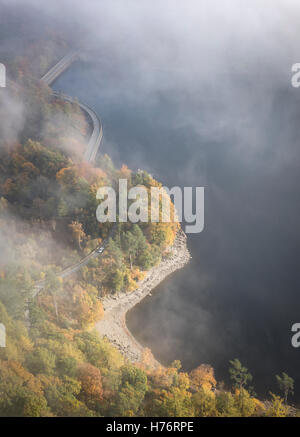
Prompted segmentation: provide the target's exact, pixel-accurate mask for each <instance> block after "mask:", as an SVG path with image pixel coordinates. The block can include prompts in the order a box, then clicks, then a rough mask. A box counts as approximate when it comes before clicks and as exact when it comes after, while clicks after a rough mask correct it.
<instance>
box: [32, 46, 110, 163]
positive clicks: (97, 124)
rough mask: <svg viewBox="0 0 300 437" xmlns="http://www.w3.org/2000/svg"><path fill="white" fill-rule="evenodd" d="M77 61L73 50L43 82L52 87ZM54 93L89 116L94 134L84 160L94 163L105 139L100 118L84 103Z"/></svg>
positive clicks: (77, 55)
mask: <svg viewBox="0 0 300 437" xmlns="http://www.w3.org/2000/svg"><path fill="white" fill-rule="evenodd" d="M77 59H79V54H78V52H76V51H75V50H72V51H71V52H69V53H68V54H66V55H65V56H64V57H63V58H62V59H61V60H60V61H59V62H58V63H57V64H55V65H54V66H53V67H52V68H51V69H50V70H49V71H48V72H47V73H46V74H44V76H43V77H42V78H41V80H42V81H43V82H45V83H46V84H47V85H48V86H50V85H51V84H52V83H53V82H54V81H55V80H56V79H57V78H58V77H59V76H60V75H61V74H62V73H63V72H64V71H65V70H66V69H67V68H69V67H70V65H71V64H72V63H73V62H74V61H76V60H77ZM52 93H53V95H54V96H56V97H58V98H60V99H63V100H66V101H67V102H70V103H77V104H78V105H79V106H80V108H81V109H82V111H83V112H84V113H85V114H86V115H87V118H88V120H89V121H90V124H91V126H92V134H91V136H90V139H89V142H88V145H87V148H86V151H85V153H84V159H85V160H86V161H88V162H93V161H94V160H95V158H96V155H97V153H98V150H99V147H100V144H101V141H102V137H103V129H102V124H101V121H100V119H99V117H98V116H97V114H96V113H95V112H94V111H93V110H92V109H91V108H89V107H88V106H87V105H85V104H83V103H80V102H78V101H77V100H76V99H74V98H73V97H70V96H66V95H65V94H63V93H58V92H56V91H52Z"/></svg>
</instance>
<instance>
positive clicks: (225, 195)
mask: <svg viewBox="0 0 300 437" xmlns="http://www.w3.org/2000/svg"><path fill="white" fill-rule="evenodd" d="M1 4H3V5H4V6H5V7H6V8H8V7H9V6H10V5H11V6H12V7H13V9H14V10H15V11H17V8H16V5H17V4H19V5H20V7H21V8H22V10H26V14H25V18H26V19H23V18H22V17H21V18H20V17H19V16H17V14H16V13H15V16H14V17H13V18H14V20H16V21H18V20H21V21H22V22H23V24H24V29H26V23H27V22H33V23H36V24H35V25H36V27H37V29H38V28H39V27H41V23H42V24H43V26H44V27H45V29H47V31H49V32H50V31H52V32H55V31H56V30H57V31H59V32H61V31H62V32H65V34H66V39H67V40H68V41H70V42H71V43H72V44H73V45H74V46H75V47H77V48H78V49H79V50H80V52H81V53H82V57H83V60H84V62H81V63H79V64H78V65H75V66H74V67H72V69H71V70H69V71H68V72H66V73H65V74H64V76H62V77H61V78H60V79H59V80H58V81H57V82H56V83H55V85H54V87H55V88H56V89H58V90H62V91H64V92H66V93H67V94H70V95H72V96H78V97H79V98H80V100H81V101H83V102H85V103H87V104H89V105H91V106H92V107H93V108H94V109H95V110H96V111H97V113H98V114H99V116H100V117H101V119H102V122H103V128H104V142H103V149H102V151H103V152H107V153H108V154H110V155H111V156H112V157H113V159H114V161H116V163H117V164H122V163H123V162H124V163H126V164H128V165H129V167H130V168H133V169H138V168H144V169H146V170H148V171H149V172H150V173H151V174H153V175H154V176H155V177H156V178H157V179H159V180H160V181H162V182H163V183H165V184H166V185H167V186H170V187H171V186H174V185H180V186H204V187H205V229H204V231H203V232H202V233H201V234H199V235H196V236H189V239H188V244H189V247H190V250H191V254H192V256H193V260H192V262H191V263H190V265H189V266H187V267H186V268H185V269H183V270H182V271H180V272H178V273H176V274H174V276H172V277H171V278H169V279H168V280H167V281H165V282H164V283H163V284H161V285H160V286H159V287H158V290H157V291H156V292H155V293H154V296H153V298H151V299H149V298H147V299H146V300H145V301H144V302H143V303H142V304H141V305H140V306H139V307H137V308H135V309H134V310H133V312H132V313H131V314H130V315H129V317H128V323H129V327H130V329H131V330H132V331H133V332H134V334H135V335H136V336H137V338H138V339H139V340H140V341H141V342H142V343H143V344H145V345H147V346H150V347H151V348H152V350H153V352H154V354H155V356H156V357H157V358H158V359H161V360H162V362H164V363H165V364H168V363H170V362H171V361H172V360H173V359H180V360H182V363H183V366H184V369H187V370H190V369H191V368H193V367H195V366H197V365H198V364H200V363H203V362H207V363H209V364H211V365H212V366H214V367H215V369H216V376H217V379H225V380H226V378H227V367H228V360H229V359H232V358H235V357H238V358H240V359H241V360H242V362H243V363H244V364H245V365H246V366H247V367H249V369H250V371H251V372H252V373H253V375H254V385H255V386H256V387H257V391H259V392H260V393H263V394H265V393H267V391H268V389H270V388H272V389H274V390H275V388H274V374H275V373H277V374H278V373H280V372H282V371H287V372H288V373H289V374H290V375H291V376H292V377H293V378H295V380H296V388H297V385H298V386H299V382H300V379H299V371H298V355H299V352H298V351H297V350H295V349H293V348H292V347H291V345H290V338H291V333H290V329H291V326H292V324H293V323H295V322H297V321H298V322H299V320H297V316H298V314H297V313H298V308H299V304H300V298H299V293H298V290H299V285H300V284H299V278H298V271H297V270H298V266H297V260H298V259H299V231H298V217H299V212H300V211H299V205H300V203H299V201H300V198H299V197H300V196H299V188H298V175H299V164H300V159H299V158H300V153H299V133H300V132H299V129H300V124H299V117H300V91H299V90H297V89H294V88H292V86H291V75H292V73H291V67H292V65H293V64H294V63H295V62H299V59H300V49H299V38H298V35H299V25H300V14H299V12H300V5H299V3H298V2H297V1H286V0H285V1H274V0H273V1H264V2H262V1H252V2H251V3H250V2H248V4H246V3H245V2H242V1H241V0H239V1H238V0H227V1H222V2H220V1H208V0H206V1H204V0H203V1H193V0H191V1H189V2H188V4H187V2H180V3H179V2H176V4H175V2H174V1H171V0H157V1H155V2H149V1H145V0H143V1H141V0H139V1H133V0H130V1H129V0H122V1H121V0H120V1H116V0H115V1H114V2H110V1H108V0H107V1H86V2H84V3H82V2H80V1H64V2H56V1H52V2H51V4H50V5H49V4H48V3H46V2H43V3H41V2H38V1H16V0H13V1H9V2H6V1H3V0H2V1H0V5H1ZM62 10H63V11H64V12H65V13H64V14H62V12H61V11H62ZM33 27H34V26H33ZM24 32H25V31H24ZM31 32H32V33H33V34H34V31H33V30H32V31H31ZM36 32H38V30H36ZM25 33H26V32H25ZM15 46H16V42H15V41H14V47H15ZM0 62H1V59H0Z"/></svg>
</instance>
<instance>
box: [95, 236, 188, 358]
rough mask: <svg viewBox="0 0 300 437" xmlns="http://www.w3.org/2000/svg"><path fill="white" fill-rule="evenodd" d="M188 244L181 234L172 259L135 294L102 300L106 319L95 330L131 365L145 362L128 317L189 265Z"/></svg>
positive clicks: (173, 248)
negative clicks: (149, 295) (158, 288)
mask: <svg viewBox="0 0 300 437" xmlns="http://www.w3.org/2000/svg"><path fill="white" fill-rule="evenodd" d="M186 240H187V238H186V235H185V234H184V232H183V231H182V230H180V231H178V233H177V235H176V238H175V241H174V244H173V246H172V247H171V252H172V255H171V256H169V257H165V258H163V259H162V261H161V262H160V264H159V265H158V266H156V267H153V268H152V269H151V270H149V272H148V273H147V276H146V277H145V278H144V279H143V280H142V281H141V282H140V284H139V286H138V288H137V289H136V290H135V291H133V292H131V293H119V294H118V296H117V297H112V296H109V297H105V298H103V299H102V304H103V308H104V316H103V318H102V319H101V320H100V321H99V322H98V323H96V325H95V328H96V330H97V331H98V332H99V334H100V335H101V336H102V337H106V338H107V339H108V340H109V341H110V342H111V343H112V344H113V345H114V346H115V347H116V348H117V349H119V350H120V352H121V353H122V354H123V355H124V356H125V357H126V358H127V359H128V360H129V361H131V362H138V361H140V360H141V359H142V355H143V351H144V347H143V346H142V345H141V344H140V343H139V342H138V341H137V340H136V339H135V338H134V336H133V335H132V334H131V333H130V331H129V330H128V328H127V326H126V313H127V312H128V311H129V310H130V309H131V308H133V307H134V306H135V305H136V304H138V303H139V302H140V301H141V300H142V299H144V298H145V297H146V296H147V295H148V294H150V293H151V291H152V290H153V289H154V288H155V287H157V286H158V285H159V284H160V282H162V281H163V280H164V279H165V278H166V277H167V276H169V275H170V274H171V273H173V272H175V271H176V270H178V269H180V268H182V267H183V266H184V265H185V264H187V263H188V262H189V260H190V258H191V256H190V253H189V251H188V248H187V241H186ZM157 364H159V363H157Z"/></svg>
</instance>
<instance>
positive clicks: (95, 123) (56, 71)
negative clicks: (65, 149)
mask: <svg viewBox="0 0 300 437" xmlns="http://www.w3.org/2000/svg"><path fill="white" fill-rule="evenodd" d="M77 59H79V54H78V53H77V52H76V51H75V50H73V51H71V52H69V53H68V54H67V55H65V56H64V57H63V58H62V59H61V60H60V61H59V62H58V63H57V64H55V65H54V66H53V67H52V68H51V69H50V70H49V71H48V72H47V73H46V74H45V75H44V76H43V77H42V78H41V81H43V82H45V83H46V84H47V85H48V86H50V85H51V84H52V83H53V82H54V81H55V80H56V79H57V78H58V77H59V76H60V75H61V74H62V73H63V72H64V71H65V70H66V69H67V68H69V67H70V65H71V64H72V63H73V62H74V61H75V60H77ZM52 93H53V95H54V96H56V97H58V98H60V99H63V100H66V101H67V102H70V103H76V104H77V105H79V106H80V108H81V109H82V110H83V112H84V113H85V114H86V115H87V118H88V119H89V121H90V124H91V127H92V133H91V136H90V138H89V141H88V144H87V148H86V150H85V153H84V159H85V160H86V161H88V162H93V161H94V160H95V158H96V155H97V153H98V150H99V147H100V144H101V141H102V137H103V130H102V124H101V121H100V119H99V118H98V116H97V114H96V113H95V112H94V111H93V110H92V109H91V108H89V107H88V106H87V105H84V104H83V103H80V102H78V101H77V100H76V99H74V98H73V97H69V96H66V95H65V94H63V93H59V92H57V91H54V90H52ZM113 232H114V228H113V229H112V231H111V233H110V234H109V236H108V238H107V239H106V240H104V241H103V242H102V244H101V245H100V246H98V247H96V249H95V250H93V251H92V252H91V253H89V254H88V255H87V256H86V257H84V258H82V259H81V260H80V261H79V262H78V263H76V264H73V265H72V266H69V267H67V268H66V269H64V270H62V271H61V272H59V273H57V277H59V278H66V277H68V276H70V275H72V274H73V273H75V272H77V271H78V270H79V269H81V268H82V267H83V266H86V265H87V264H88V262H89V261H90V260H91V259H93V258H96V257H98V256H100V255H101V254H102V253H103V251H104V249H105V247H106V246H107V244H108V239H109V237H112V235H113ZM44 286H45V281H39V282H37V283H36V285H35V287H34V291H33V297H35V296H36V295H37V294H38V293H39V292H40V291H41V290H42V289H43V288H44Z"/></svg>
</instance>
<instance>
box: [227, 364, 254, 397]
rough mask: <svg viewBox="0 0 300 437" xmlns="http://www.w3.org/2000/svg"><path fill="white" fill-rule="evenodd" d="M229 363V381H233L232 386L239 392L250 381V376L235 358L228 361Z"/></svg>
mask: <svg viewBox="0 0 300 437" xmlns="http://www.w3.org/2000/svg"><path fill="white" fill-rule="evenodd" d="M229 363H230V364H231V367H229V374H230V378H231V380H232V381H233V386H234V387H235V388H238V389H240V390H241V389H242V388H245V387H246V386H247V385H248V383H249V382H251V381H252V379H253V377H252V375H251V374H250V373H249V372H248V369H247V368H246V367H244V366H243V365H242V363H241V362H240V360H238V359H237V358H235V359H234V360H230V361H229Z"/></svg>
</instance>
